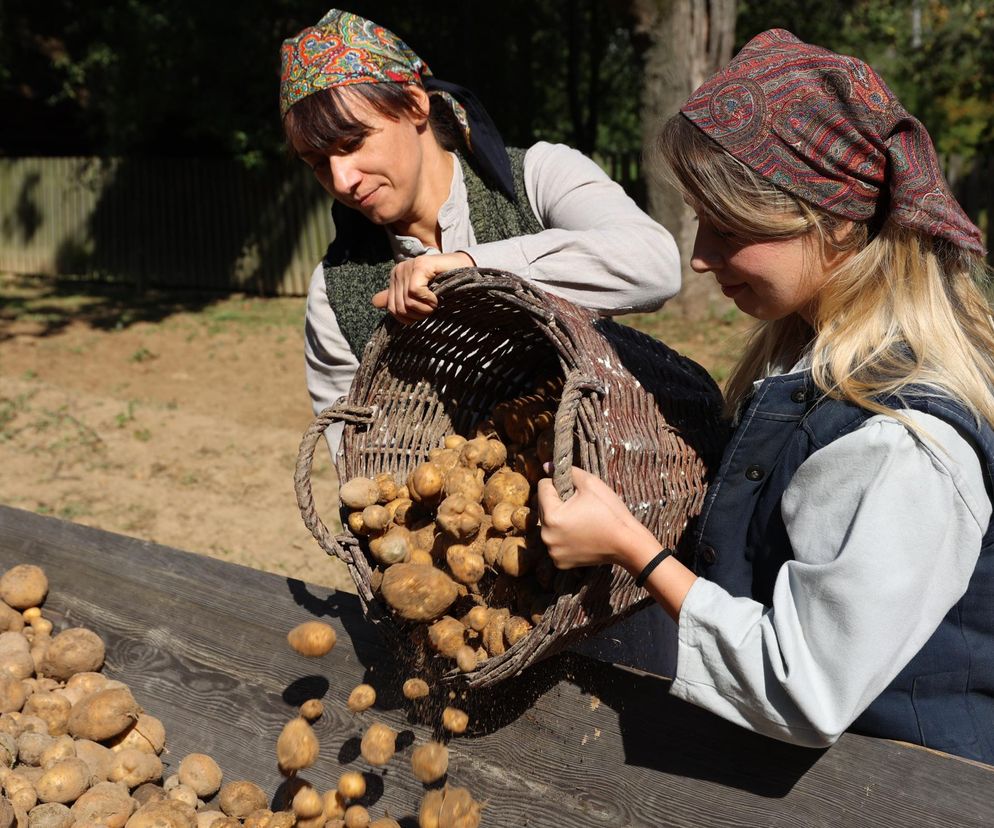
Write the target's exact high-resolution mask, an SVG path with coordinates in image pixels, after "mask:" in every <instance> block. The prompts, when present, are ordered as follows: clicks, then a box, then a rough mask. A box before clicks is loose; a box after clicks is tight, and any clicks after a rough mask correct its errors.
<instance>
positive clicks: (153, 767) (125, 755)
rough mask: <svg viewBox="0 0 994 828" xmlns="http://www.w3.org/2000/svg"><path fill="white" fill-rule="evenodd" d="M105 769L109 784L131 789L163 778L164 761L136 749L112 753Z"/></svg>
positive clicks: (152, 754)
mask: <svg viewBox="0 0 994 828" xmlns="http://www.w3.org/2000/svg"><path fill="white" fill-rule="evenodd" d="M103 769H104V773H105V774H106V775H107V781H108V782H120V783H122V784H124V785H127V787H128V788H129V789H130V788H137V787H138V786H139V785H144V784H145V783H146V782H154V781H155V780H157V779H161V778H162V760H161V759H159V757H158V756H156V755H155V754H154V753H145V752H144V751H141V750H137V749H136V748H125V749H124V750H120V751H117V752H116V753H115V752H113V751H112V752H111V754H110V757H109V758H108V759H107V761H106V763H105V764H104V768H103Z"/></svg>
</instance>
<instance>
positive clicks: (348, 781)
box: [338, 771, 366, 799]
mask: <svg viewBox="0 0 994 828" xmlns="http://www.w3.org/2000/svg"><path fill="white" fill-rule="evenodd" d="M338 792H339V793H340V794H341V795H342V797H343V798H344V799H362V797H363V796H365V795H366V777H365V776H363V775H362V774H361V773H358V772H357V771H347V772H346V773H343V774H342V775H341V776H340V777H339V778H338Z"/></svg>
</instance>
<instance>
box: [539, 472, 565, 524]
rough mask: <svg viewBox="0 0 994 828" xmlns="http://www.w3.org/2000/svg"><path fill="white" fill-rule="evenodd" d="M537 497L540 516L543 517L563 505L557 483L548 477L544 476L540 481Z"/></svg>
mask: <svg viewBox="0 0 994 828" xmlns="http://www.w3.org/2000/svg"><path fill="white" fill-rule="evenodd" d="M535 498H536V500H537V501H538V513H539V516H540V517H542V518H543V519H544V518H545V517H547V516H548V515H550V514H552V513H553V512H555V511H556V510H557V509H560V508H562V506H563V502H562V501H561V500H560V499H559V493H558V492H557V491H556V487H555V485H554V484H553V482H552V480H551V479H550V478H548V477H543V478H542V479H541V480H539V481H538V488H537V490H536V493H535Z"/></svg>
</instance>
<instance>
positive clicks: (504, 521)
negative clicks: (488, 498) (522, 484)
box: [490, 500, 521, 532]
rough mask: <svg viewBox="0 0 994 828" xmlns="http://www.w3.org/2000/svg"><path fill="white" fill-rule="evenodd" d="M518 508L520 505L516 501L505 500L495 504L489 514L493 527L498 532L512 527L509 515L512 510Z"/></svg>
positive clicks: (509, 529) (507, 530) (506, 530)
mask: <svg viewBox="0 0 994 828" xmlns="http://www.w3.org/2000/svg"><path fill="white" fill-rule="evenodd" d="M519 508H521V507H520V506H518V504H517V503H511V502H510V501H506V500H504V501H501V502H500V503H498V504H496V505H495V506H494V508H493V509H492V510H491V514H490V518H491V520H492V521H493V527H494V529H496V530H497V531H498V532H510V531H511V530H512V529H513V528H514V523H513V522H512V521H511V516H512V515H513V514H514V510H515V509H519Z"/></svg>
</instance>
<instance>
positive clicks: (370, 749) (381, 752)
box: [359, 722, 397, 765]
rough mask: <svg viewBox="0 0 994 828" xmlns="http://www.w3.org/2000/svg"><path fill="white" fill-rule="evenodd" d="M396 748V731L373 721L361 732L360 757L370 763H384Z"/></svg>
mask: <svg viewBox="0 0 994 828" xmlns="http://www.w3.org/2000/svg"><path fill="white" fill-rule="evenodd" d="M396 750H397V731H395V730H394V729H393V728H391V727H387V725H385V724H380V723H379V722H375V723H374V724H371V725H370V726H369V729H368V730H367V731H366V732H365V734H363V737H362V742H361V743H360V745H359V752H360V753H361V754H362V758H363V759H365V760H366V761H367V762H369V764H371V765H385V764H386V763H387V762H389V761H390V759H391V757H393V755H394V753H395V752H396Z"/></svg>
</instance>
